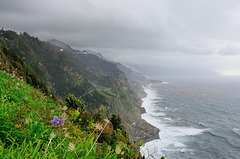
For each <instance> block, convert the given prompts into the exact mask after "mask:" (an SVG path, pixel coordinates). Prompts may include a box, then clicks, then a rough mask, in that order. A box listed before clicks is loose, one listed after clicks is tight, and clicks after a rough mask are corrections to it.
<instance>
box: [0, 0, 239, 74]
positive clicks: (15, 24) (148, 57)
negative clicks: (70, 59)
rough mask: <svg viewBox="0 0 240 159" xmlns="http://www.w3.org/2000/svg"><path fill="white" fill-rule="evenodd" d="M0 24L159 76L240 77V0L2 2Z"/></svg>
mask: <svg viewBox="0 0 240 159" xmlns="http://www.w3.org/2000/svg"><path fill="white" fill-rule="evenodd" d="M0 25H1V27H4V28H5V29H12V30H15V31H17V32H28V33H29V34H30V35H33V36H37V37H39V38H40V39H41V40H47V39H52V38H55V39H59V40H61V41H64V42H65V43H67V44H69V45H70V46H72V47H75V48H80V49H91V50H93V51H98V52H101V53H102V54H103V55H104V56H105V57H107V58H109V59H111V60H114V61H118V62H122V63H125V64H129V65H131V66H133V65H135V66H137V65H144V66H147V65H148V66H154V67H155V68H162V69H159V71H158V74H160V76H161V70H163V69H165V70H169V71H165V73H163V74H162V75H165V74H166V72H168V73H169V74H175V73H177V72H178V73H179V72H181V71H187V72H188V71H189V74H191V73H192V72H194V70H196V72H197V71H199V70H200V71H199V73H200V72H201V73H203V72H204V71H205V70H206V72H211V71H214V72H218V73H219V74H222V75H240V0H0ZM163 72H164V71H163ZM184 73H186V72H184ZM202 75H203V76H204V74H202Z"/></svg>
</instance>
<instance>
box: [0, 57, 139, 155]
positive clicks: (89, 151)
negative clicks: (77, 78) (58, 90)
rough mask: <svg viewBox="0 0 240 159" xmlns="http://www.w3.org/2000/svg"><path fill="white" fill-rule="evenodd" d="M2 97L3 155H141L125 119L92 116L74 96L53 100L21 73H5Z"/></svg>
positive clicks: (1, 80)
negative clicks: (123, 125) (31, 84)
mask: <svg viewBox="0 0 240 159" xmlns="http://www.w3.org/2000/svg"><path fill="white" fill-rule="evenodd" d="M1 63H2V60H1ZM1 65H2V64H1ZM0 99H1V100H0V112H1V113H0V158H5V159H8V158H16V157H17V158H69V159H70V158H78V157H79V158H83V159H90V158H92V159H94V158H99V159H102V158H105V159H113V158H122V157H123V158H132V157H134V158H141V157H140V155H139V145H138V146H137V145H136V146H134V145H133V144H131V143H130V142H129V138H128V134H126V133H125V130H124V128H123V127H122V125H121V119H120V118H118V117H117V116H113V117H112V118H110V119H107V118H106V117H105V116H104V115H103V114H102V113H101V112H97V113H96V114H90V113H89V112H88V111H86V110H85V108H84V107H85V106H84V102H83V101H82V100H79V99H75V97H73V96H68V98H66V102H63V101H61V100H60V101H59V102H56V101H53V99H52V97H51V96H46V95H44V94H43V93H42V92H41V91H39V90H37V89H36V88H33V87H32V86H30V85H29V84H27V83H25V82H24V80H23V79H21V78H17V74H15V73H7V72H6V71H0ZM68 99H73V100H72V101H74V102H73V103H71V104H70V103H68V102H67V101H68ZM65 104H66V105H67V106H65ZM74 104H78V105H77V107H75V108H76V109H75V110H74V109H73V108H74V107H73V106H74ZM109 120H110V121H109ZM139 144H140V143H139Z"/></svg>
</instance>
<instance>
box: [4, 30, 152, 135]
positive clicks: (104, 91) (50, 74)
mask: <svg viewBox="0 0 240 159" xmlns="http://www.w3.org/2000/svg"><path fill="white" fill-rule="evenodd" d="M0 42H1V43H2V44H4V45H6V46H7V47H8V48H9V49H10V50H12V51H13V52H15V53H16V54H17V55H18V56H19V57H20V59H22V60H23V61H25V62H26V63H27V64H28V65H29V66H30V67H31V68H32V70H33V71H34V73H35V74H37V75H38V76H39V77H40V79H42V80H43V81H44V82H45V83H46V84H47V86H48V87H49V88H50V90H51V91H53V92H55V94H56V95H59V96H64V95H65V94H68V93H74V94H75V96H77V97H81V98H82V99H83V100H84V101H85V103H86V108H87V109H88V110H90V111H92V112H94V111H95V110H96V109H98V108H99V107H104V108H105V111H106V115H107V116H111V114H112V113H116V114H119V115H120V116H121V118H122V119H123V123H124V125H125V126H126V128H127V130H128V132H129V133H130V135H131V137H140V138H141V137H143V136H145V137H152V136H153V135H154V133H156V132H155V131H156V129H154V128H153V127H151V126H150V125H148V124H146V123H145V122H144V121H142V120H141V116H140V115H141V112H140V109H139V108H140V105H141V99H140V97H139V96H138V95H137V93H136V92H135V91H134V90H133V89H132V87H131V86H130V84H129V83H128V81H127V78H126V76H125V74H124V73H123V72H122V71H121V70H119V69H118V67H117V64H115V63H112V62H109V61H106V60H104V59H102V58H100V57H99V56H97V55H93V54H89V53H88V52H86V51H77V50H74V49H72V48H71V47H70V46H66V47H65V46H64V43H61V45H60V47H56V46H53V45H52V44H50V43H48V42H43V41H40V40H38V39H37V38H34V37H31V36H30V35H28V34H27V33H23V34H17V33H16V32H13V31H4V30H1V31H0ZM55 42H56V41H55ZM135 125H138V126H135ZM146 127H147V128H148V129H149V130H151V132H148V134H147V135H146V133H147V132H145V131H146ZM140 130H141V131H143V133H140V132H141V131H140ZM144 133H145V134H144Z"/></svg>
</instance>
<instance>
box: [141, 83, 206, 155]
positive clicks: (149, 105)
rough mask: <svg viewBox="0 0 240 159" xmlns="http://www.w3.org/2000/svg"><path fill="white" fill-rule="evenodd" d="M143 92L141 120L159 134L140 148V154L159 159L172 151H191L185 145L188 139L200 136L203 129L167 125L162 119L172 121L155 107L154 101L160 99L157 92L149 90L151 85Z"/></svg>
mask: <svg viewBox="0 0 240 159" xmlns="http://www.w3.org/2000/svg"><path fill="white" fill-rule="evenodd" d="M144 90H145V92H146V94H147V96H146V97H145V98H143V99H142V100H143V103H142V107H144V108H145V109H146V113H144V114H142V118H143V119H144V120H146V121H147V122H148V123H150V124H151V125H153V126H155V127H156V128H158V129H159V130H160V132H159V139H155V140H152V141H149V142H147V143H145V145H144V146H142V147H141V154H142V155H144V156H145V157H149V158H151V156H153V157H154V158H160V157H161V156H165V155H166V154H167V153H170V152H173V151H179V152H181V153H183V152H186V151H191V149H190V148H188V147H187V146H186V145H185V143H186V142H187V141H188V137H189V136H192V135H198V134H201V133H203V132H204V131H205V129H197V128H192V127H176V126H171V125H169V124H168V123H167V122H166V120H165V121H164V119H167V120H168V121H172V120H173V119H171V118H169V117H164V116H166V114H165V113H163V112H159V109H160V108H158V107H157V106H156V99H158V101H159V100H161V99H162V98H159V97H158V96H157V92H155V91H154V89H152V88H151V85H149V86H147V87H144ZM163 109H165V108H163ZM165 110H166V109H165ZM156 112H157V113H156Z"/></svg>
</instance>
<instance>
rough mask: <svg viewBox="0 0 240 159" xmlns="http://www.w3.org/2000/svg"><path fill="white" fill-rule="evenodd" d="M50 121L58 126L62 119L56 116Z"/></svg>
mask: <svg viewBox="0 0 240 159" xmlns="http://www.w3.org/2000/svg"><path fill="white" fill-rule="evenodd" d="M50 123H51V124H52V126H58V125H59V124H60V120H59V118H58V117H57V116H54V117H53V120H51V121H50Z"/></svg>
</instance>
